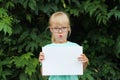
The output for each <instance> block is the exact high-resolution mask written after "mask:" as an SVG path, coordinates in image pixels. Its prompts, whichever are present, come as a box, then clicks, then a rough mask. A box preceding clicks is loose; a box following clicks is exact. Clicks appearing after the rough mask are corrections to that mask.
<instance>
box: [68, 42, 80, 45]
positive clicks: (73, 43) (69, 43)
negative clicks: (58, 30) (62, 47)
mask: <svg viewBox="0 0 120 80" xmlns="http://www.w3.org/2000/svg"><path fill="white" fill-rule="evenodd" d="M67 44H68V45H69V46H80V45H79V44H77V43H75V42H71V41H68V42H67Z"/></svg>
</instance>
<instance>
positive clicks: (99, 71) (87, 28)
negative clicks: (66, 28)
mask: <svg viewBox="0 0 120 80" xmlns="http://www.w3.org/2000/svg"><path fill="white" fill-rule="evenodd" d="M119 4H120V0H113V1H110V0H80V1H79V0H0V79H1V80H46V79H47V77H42V76H41V73H40V66H39V62H38V56H39V52H40V51H41V47H42V46H44V45H45V44H47V43H50V36H51V35H50V32H49V30H48V29H47V26H48V19H49V16H50V15H51V14H52V13H53V12H56V11H65V12H67V13H68V14H69V16H70V19H71V27H72V34H71V36H70V37H69V40H70V41H74V42H76V43H78V44H80V45H82V46H83V47H84V53H86V55H87V56H88V58H89V61H90V62H89V65H88V67H87V69H86V70H85V72H84V75H83V76H79V78H80V80H119V79H120V76H119V74H120V69H119V67H120V64H119V60H120V31H119V30H120V6H119Z"/></svg>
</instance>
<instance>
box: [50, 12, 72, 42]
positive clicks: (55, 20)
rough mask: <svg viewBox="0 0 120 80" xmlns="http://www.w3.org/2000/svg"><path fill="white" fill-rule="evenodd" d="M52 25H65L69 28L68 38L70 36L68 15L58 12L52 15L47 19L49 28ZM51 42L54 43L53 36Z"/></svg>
mask: <svg viewBox="0 0 120 80" xmlns="http://www.w3.org/2000/svg"><path fill="white" fill-rule="evenodd" d="M53 24H57V25H58V26H61V25H66V26H67V27H68V28H69V34H68V36H70V34H71V28H70V21H69V17H68V15H67V14H66V13H65V12H61V11H60V12H55V13H53V14H52V15H51V17H50V19H49V26H52V25H53ZM51 40H52V42H55V38H54V36H53V35H52V38H51Z"/></svg>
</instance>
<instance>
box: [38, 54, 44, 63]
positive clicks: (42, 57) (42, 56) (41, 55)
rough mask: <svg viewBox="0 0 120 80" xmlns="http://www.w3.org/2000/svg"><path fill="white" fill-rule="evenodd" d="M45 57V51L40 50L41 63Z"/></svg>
mask: <svg viewBox="0 0 120 80" xmlns="http://www.w3.org/2000/svg"><path fill="white" fill-rule="evenodd" d="M44 59H45V57H44V53H43V52H40V54H39V62H40V63H41V62H42V61H43V60H44Z"/></svg>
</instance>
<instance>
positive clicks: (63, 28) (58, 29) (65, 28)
mask: <svg viewBox="0 0 120 80" xmlns="http://www.w3.org/2000/svg"><path fill="white" fill-rule="evenodd" d="M50 29H52V31H53V32H55V33H58V32H59V31H60V30H61V31H62V32H66V31H67V29H68V27H64V26H63V27H60V28H59V27H55V28H50Z"/></svg>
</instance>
